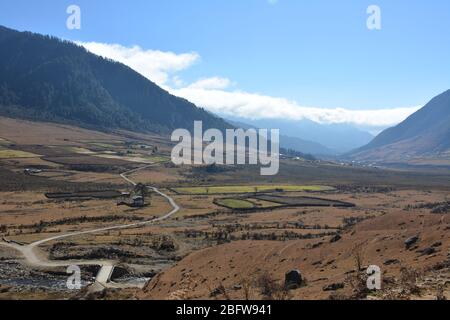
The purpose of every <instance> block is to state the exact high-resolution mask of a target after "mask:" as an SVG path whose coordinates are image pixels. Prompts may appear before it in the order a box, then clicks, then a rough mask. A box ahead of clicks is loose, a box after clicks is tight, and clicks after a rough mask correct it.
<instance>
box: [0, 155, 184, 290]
mask: <svg viewBox="0 0 450 320" xmlns="http://www.w3.org/2000/svg"><path fill="white" fill-rule="evenodd" d="M153 165H154V164H151V165H146V166H144V167H140V168H137V169H133V170H130V171H127V172H124V173H122V174H120V177H122V179H124V180H125V181H127V182H129V183H130V184H132V185H134V186H135V185H137V183H136V182H134V181H133V180H131V179H130V178H128V177H127V176H128V175H129V174H132V173H135V172H138V171H140V170H144V169H146V168H149V167H151V166H153ZM147 188H149V189H151V190H153V191H154V192H155V193H157V194H159V195H161V196H162V197H164V198H166V199H167V201H168V202H169V203H170V205H171V206H172V208H173V209H172V211H170V212H169V213H167V214H165V215H164V216H162V217H159V218H155V219H152V220H147V221H140V222H137V223H130V224H124V225H116V226H111V227H105V228H98V229H92V230H87V231H77V232H72V233H65V234H61V235H57V236H54V237H50V238H46V239H43V240H39V241H36V242H33V243H30V244H28V245H25V246H21V245H19V244H16V243H10V242H5V241H1V242H0V246H4V247H8V248H12V249H15V250H17V251H19V252H20V253H21V254H22V255H23V256H24V257H25V259H26V261H27V262H28V263H29V264H30V265H32V266H36V267H65V266H70V265H78V266H81V265H99V266H101V269H100V271H99V275H98V276H97V279H98V280H99V281H101V282H99V283H101V284H105V283H106V282H107V281H105V279H104V278H105V277H104V276H103V274H104V273H105V272H108V271H111V269H112V268H113V267H114V265H115V264H116V261H112V260H78V261H77V260H67V261H49V260H48V259H46V258H42V257H39V256H38V255H37V254H36V252H35V249H36V248H37V247H38V246H40V245H42V244H44V243H47V242H51V241H55V240H61V239H65V238H70V237H74V236H80V235H86V234H94V233H100V232H105V231H111V230H121V229H129V228H135V227H141V226H145V225H148V224H152V223H155V222H159V221H163V220H166V219H168V218H170V217H171V216H172V215H174V214H175V213H177V212H178V211H179V210H180V207H179V206H178V205H177V203H176V202H175V200H173V199H172V198H171V197H170V196H168V195H166V194H165V193H163V192H161V191H160V190H158V189H157V188H156V187H151V186H148V187H147ZM108 280H109V279H108Z"/></svg>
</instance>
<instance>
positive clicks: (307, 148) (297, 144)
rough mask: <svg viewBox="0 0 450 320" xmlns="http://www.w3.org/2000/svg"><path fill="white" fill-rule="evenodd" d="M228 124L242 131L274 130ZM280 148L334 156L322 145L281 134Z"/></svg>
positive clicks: (243, 124) (244, 124)
mask: <svg viewBox="0 0 450 320" xmlns="http://www.w3.org/2000/svg"><path fill="white" fill-rule="evenodd" d="M226 120H227V122H228V123H230V124H232V125H233V126H235V127H237V128H242V129H250V128H253V129H259V128H264V129H273V128H267V127H257V126H254V125H251V124H248V123H244V122H240V121H234V120H230V119H226ZM280 147H281V148H283V149H290V150H295V151H299V152H303V153H307V154H312V155H319V156H320V155H331V154H333V151H332V150H330V149H328V148H327V147H324V146H322V145H321V144H320V143H317V142H312V141H308V140H303V139H300V138H295V137H290V136H285V135H281V134H280Z"/></svg>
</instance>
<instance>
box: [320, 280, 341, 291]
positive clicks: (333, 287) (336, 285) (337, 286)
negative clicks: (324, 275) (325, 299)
mask: <svg viewBox="0 0 450 320" xmlns="http://www.w3.org/2000/svg"><path fill="white" fill-rule="evenodd" d="M344 287H345V284H343V283H342V282H340V283H333V284H329V285H327V286H325V287H323V291H336V290H340V289H344Z"/></svg>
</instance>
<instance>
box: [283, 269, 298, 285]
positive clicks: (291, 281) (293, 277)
mask: <svg viewBox="0 0 450 320" xmlns="http://www.w3.org/2000/svg"><path fill="white" fill-rule="evenodd" d="M302 284H303V277H302V274H301V272H300V271H299V270H297V269H295V270H291V271H289V272H286V275H285V280H284V285H285V287H286V288H287V289H288V290H292V289H297V288H299V287H300V286H301V285H302Z"/></svg>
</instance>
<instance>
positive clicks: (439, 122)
mask: <svg viewBox="0 0 450 320" xmlns="http://www.w3.org/2000/svg"><path fill="white" fill-rule="evenodd" d="M350 156H351V157H352V158H353V159H358V160H371V161H380V162H395V161H399V162H402V161H407V160H410V159H418V158H439V159H450V90H448V91H446V92H444V93H442V94H440V95H438V96H437V97H435V98H434V99H432V100H431V101H430V102H429V103H428V104H426V105H425V106H424V107H423V108H422V109H420V110H419V111H417V112H416V113H414V114H413V115H411V116H410V117H409V118H408V119H406V120H405V121H403V122H402V123H400V124H399V125H398V126H396V127H393V128H390V129H387V130H385V131H383V132H382V133H380V135H378V136H377V137H376V138H375V139H374V140H373V141H372V142H370V143H369V144H367V145H366V146H364V147H362V148H359V149H357V150H355V151H353V152H351V154H350Z"/></svg>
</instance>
